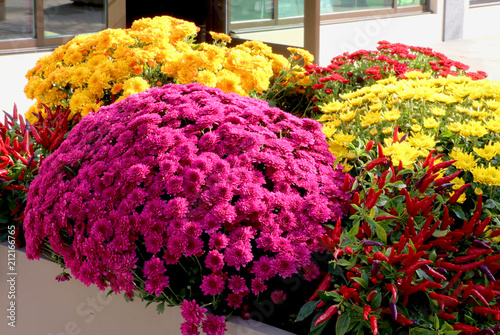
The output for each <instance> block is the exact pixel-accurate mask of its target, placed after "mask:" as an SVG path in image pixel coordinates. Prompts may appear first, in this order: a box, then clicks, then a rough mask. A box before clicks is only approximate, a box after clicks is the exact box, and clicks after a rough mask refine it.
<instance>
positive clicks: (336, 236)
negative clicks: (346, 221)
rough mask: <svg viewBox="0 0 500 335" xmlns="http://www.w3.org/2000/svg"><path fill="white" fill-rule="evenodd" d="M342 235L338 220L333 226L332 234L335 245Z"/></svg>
mask: <svg viewBox="0 0 500 335" xmlns="http://www.w3.org/2000/svg"><path fill="white" fill-rule="evenodd" d="M341 235H342V224H341V221H340V219H338V220H337V223H336V224H335V228H334V229H333V232H332V240H333V241H334V242H335V245H337V244H339V243H340V236H341Z"/></svg>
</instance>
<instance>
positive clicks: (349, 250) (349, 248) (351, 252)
mask: <svg viewBox="0 0 500 335" xmlns="http://www.w3.org/2000/svg"><path fill="white" fill-rule="evenodd" d="M344 250H345V253H346V254H348V255H352V254H353V253H354V251H353V250H352V248H351V247H350V246H346V247H345V248H344Z"/></svg>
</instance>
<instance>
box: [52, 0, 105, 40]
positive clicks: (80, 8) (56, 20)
mask: <svg viewBox="0 0 500 335" xmlns="http://www.w3.org/2000/svg"><path fill="white" fill-rule="evenodd" d="M43 14H44V27H45V37H49V38H50V37H60V36H68V35H78V34H85V33H95V32H98V31H100V30H103V29H106V17H105V0H73V1H72V0H45V1H44V5H43Z"/></svg>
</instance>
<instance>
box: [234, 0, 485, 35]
mask: <svg viewBox="0 0 500 335" xmlns="http://www.w3.org/2000/svg"><path fill="white" fill-rule="evenodd" d="M304 1H306V0H304ZM430 1H431V0H427V1H426V3H427V4H426V5H415V6H404V7H399V8H398V5H397V3H398V0H392V4H393V7H392V8H383V9H374V10H359V11H356V10H354V11H351V12H343V13H329V14H320V20H321V23H320V24H321V25H325V24H332V23H338V22H342V21H344V22H345V21H358V20H359V19H361V18H367V17H368V18H369V17H385V16H387V17H389V16H400V15H411V14H419V13H424V12H428V11H429V8H430ZM484 1H492V0H484ZM275 3H278V6H279V1H275ZM278 6H275V7H274V11H273V18H272V19H267V20H248V21H239V22H234V23H233V22H231V21H230V18H231V0H228V4H227V8H228V9H227V10H228V14H227V15H228V17H229V24H230V30H231V32H234V33H238V34H241V33H247V32H262V31H272V30H278V29H283V28H298V27H303V26H304V17H303V16H301V17H290V18H281V19H280V18H279V17H278V11H279V8H278Z"/></svg>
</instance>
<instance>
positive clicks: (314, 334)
mask: <svg viewBox="0 0 500 335" xmlns="http://www.w3.org/2000/svg"><path fill="white" fill-rule="evenodd" d="M330 320H331V319H330ZM330 320H327V321H325V322H323V323H321V324H320V325H318V326H317V327H315V328H313V329H312V330H311V331H310V332H309V335H319V334H321V333H322V332H323V329H325V327H326V325H327V324H328V322H330ZM313 322H314V320H313Z"/></svg>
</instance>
